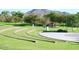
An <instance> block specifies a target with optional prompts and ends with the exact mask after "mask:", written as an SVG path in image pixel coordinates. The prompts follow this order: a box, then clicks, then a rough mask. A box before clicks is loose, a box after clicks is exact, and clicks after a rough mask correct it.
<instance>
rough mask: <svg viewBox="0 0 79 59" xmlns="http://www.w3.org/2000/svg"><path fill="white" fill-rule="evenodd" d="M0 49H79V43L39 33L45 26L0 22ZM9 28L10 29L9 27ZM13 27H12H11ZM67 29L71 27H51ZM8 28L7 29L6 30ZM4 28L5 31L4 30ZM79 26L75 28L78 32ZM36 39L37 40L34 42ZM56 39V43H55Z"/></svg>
mask: <svg viewBox="0 0 79 59" xmlns="http://www.w3.org/2000/svg"><path fill="white" fill-rule="evenodd" d="M0 24H1V26H0V49H2V50H74V49H75V50H78V49H79V44H78V43H75V42H64V41H58V40H55V39H50V38H45V37H42V36H40V35H39V32H42V31H43V30H44V28H43V27H41V26H40V27H39V26H36V27H35V28H32V26H29V25H28V26H12V25H13V24H10V25H9V24H8V25H7V24H5V23H4V24H3V23H0ZM8 28H9V29H8ZM10 28H11V29H10ZM58 28H59V29H67V30H68V31H69V32H72V28H70V27H67V28H66V27H57V28H50V30H57V29H58ZM5 29H7V30H5ZM2 30H4V31H2ZM78 31H79V28H73V32H78ZM34 41H35V42H34ZM54 41H55V43H53V42H54Z"/></svg>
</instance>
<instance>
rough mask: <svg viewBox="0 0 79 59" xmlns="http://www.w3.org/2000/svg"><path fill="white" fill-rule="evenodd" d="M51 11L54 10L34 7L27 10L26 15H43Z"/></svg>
mask: <svg viewBox="0 0 79 59" xmlns="http://www.w3.org/2000/svg"><path fill="white" fill-rule="evenodd" d="M50 12H52V11H51V10H48V9H33V10H31V11H28V12H26V14H25V15H32V14H35V15H38V16H43V15H46V14H48V13H50Z"/></svg>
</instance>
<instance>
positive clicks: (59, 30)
mask: <svg viewBox="0 0 79 59" xmlns="http://www.w3.org/2000/svg"><path fill="white" fill-rule="evenodd" d="M43 32H68V31H67V30H62V29H58V30H57V31H46V30H44V31H43Z"/></svg>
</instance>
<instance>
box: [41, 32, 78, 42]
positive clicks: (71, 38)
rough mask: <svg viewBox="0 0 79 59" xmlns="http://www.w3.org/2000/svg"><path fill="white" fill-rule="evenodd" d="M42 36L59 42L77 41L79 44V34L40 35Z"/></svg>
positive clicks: (45, 33)
mask: <svg viewBox="0 0 79 59" xmlns="http://www.w3.org/2000/svg"><path fill="white" fill-rule="evenodd" d="M40 35H42V36H45V37H48V38H53V39H58V40H67V41H75V42H79V33H53V32H51V33H49V32H48V33H47V32H44V33H40Z"/></svg>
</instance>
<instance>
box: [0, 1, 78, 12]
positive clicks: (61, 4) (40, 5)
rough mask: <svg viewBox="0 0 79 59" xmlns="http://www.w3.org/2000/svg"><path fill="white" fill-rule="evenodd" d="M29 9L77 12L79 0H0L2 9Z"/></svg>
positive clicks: (25, 10)
mask: <svg viewBox="0 0 79 59" xmlns="http://www.w3.org/2000/svg"><path fill="white" fill-rule="evenodd" d="M31 9H49V10H54V11H61V12H69V13H76V12H79V0H0V12H1V11H2V10H8V11H21V12H27V11H29V10H31Z"/></svg>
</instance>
